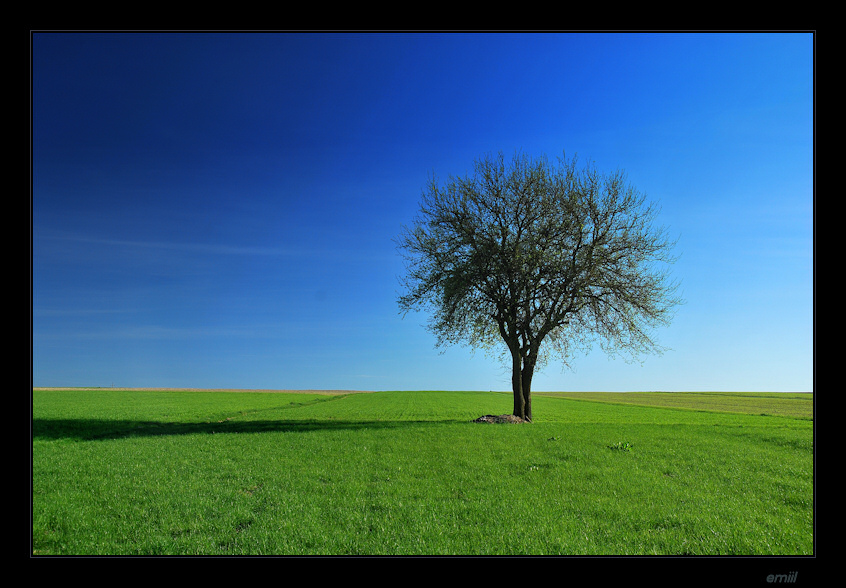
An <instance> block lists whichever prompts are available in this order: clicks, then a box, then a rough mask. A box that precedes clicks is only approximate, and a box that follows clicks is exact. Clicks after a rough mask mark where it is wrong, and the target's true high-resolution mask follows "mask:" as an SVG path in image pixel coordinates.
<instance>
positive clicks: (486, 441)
mask: <svg viewBox="0 0 846 588" xmlns="http://www.w3.org/2000/svg"><path fill="white" fill-rule="evenodd" d="M812 407H813V397H812V395H811V394H787V395H772V394H770V395H767V394H745V393H713V394H712V393H626V394H616V395H615V394H611V393H567V394H557V393H556V394H551V393H550V394H538V395H536V396H535V398H534V406H533V412H534V416H535V422H534V423H533V424H531V425H491V424H477V423H473V422H472V420H473V419H475V418H477V417H478V416H481V415H483V414H503V413H507V412H510V409H511V397H510V394H504V393H497V392H439V391H431V392H374V393H367V394H339V395H326V394H308V393H304V394H294V393H253V392H222V391H219V392H206V391H153V390H151V391H118V390H109V389H92V390H88V389H74V390H34V391H33V398H32V409H33V416H32V438H33V439H32V476H33V479H32V551H33V554H35V555H42V554H43V555H53V554H58V555H88V554H92V555H105V554H116V555H132V554H143V555H156V554H173V555H204V554H208V555H258V554H297V555H307V554H343V555H346V554H350V555H355V554H364V555H381V554H397V555H404V554H423V555H447V554H464V555H477V554H478V555H487V554H490V555H496V554H505V555H519V554H536V555H543V554H577V555H585V554H613V555H626V554H661V555H676V554H697V555H698V554H701V555H785V554H787V555H792V554H800V555H807V554H813V466H814V460H813V450H814V446H813V420H812V419H813V409H812Z"/></svg>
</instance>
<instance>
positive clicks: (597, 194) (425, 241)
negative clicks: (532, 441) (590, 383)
mask: <svg viewBox="0 0 846 588" xmlns="http://www.w3.org/2000/svg"><path fill="white" fill-rule="evenodd" d="M656 213H657V210H656V208H655V207H654V205H652V204H647V203H646V202H645V197H644V196H643V195H642V194H641V193H639V192H638V191H637V190H635V189H634V188H633V187H631V186H630V185H629V184H628V183H627V180H626V177H625V175H624V174H623V173H622V172H615V173H610V174H600V173H598V172H597V171H596V169H595V168H594V167H593V166H592V165H587V166H585V167H583V168H577V165H576V159H575V158H573V159H567V158H566V157H565V156H564V155H562V156H561V157H560V158H559V159H558V165H552V164H550V163H549V161H548V159H547V158H546V157H540V158H536V159H533V158H530V157H528V156H526V155H524V154H521V153H517V154H516V155H515V156H514V158H513V160H512V161H510V162H507V161H506V160H505V158H504V157H503V155H502V154H501V153H500V154H498V155H496V156H486V157H483V158H481V159H479V160H477V161H476V162H475V170H474V173H472V174H469V175H467V176H466V177H459V178H455V177H450V178H449V179H448V181H447V182H446V183H444V184H443V185H440V184H439V183H438V182H437V181H436V179H435V178H434V177H432V178H431V180H430V182H429V184H428V186H427V187H426V188H425V189H424V192H423V197H422V201H421V205H420V214H419V216H418V217H417V218H416V219H415V222H414V225H413V226H412V227H410V228H409V227H403V231H402V233H401V235H400V237H399V238H398V239H397V244H398V246H399V249H400V251H401V252H402V254H403V256H404V258H405V260H406V269H407V275H406V276H405V278H404V280H403V285H404V287H405V289H406V292H405V293H404V294H403V295H401V296H400V298H399V300H398V302H399V306H400V308H401V309H402V311H403V312H404V313H407V312H408V311H410V310H428V311H430V312H431V313H432V316H431V320H430V323H429V328H430V330H431V331H432V332H433V333H434V334H435V335H436V336H437V345H438V346H445V345H448V344H454V343H459V342H463V343H468V344H470V345H471V346H474V347H476V346H478V347H483V348H486V349H495V348H497V347H499V348H500V349H502V347H501V345H502V344H503V343H504V346H505V350H504V351H503V356H504V357H505V358H506V359H510V365H511V373H512V377H511V385H512V390H513V393H514V415H515V416H517V417H520V418H522V419H525V420H528V421H531V418H532V403H531V389H532V377H533V375H534V373H535V370H537V369H539V368H541V367H542V366H543V365H544V364H545V363H546V362H547V361H548V359H549V358H550V356H553V355H554V356H556V357H557V358H559V359H560V360H561V361H562V362H563V363H564V365H568V362H569V361H570V358H571V357H572V355H573V353H574V352H575V351H577V350H587V349H589V347H590V345H591V344H592V343H593V342H594V341H597V340H598V342H599V344H600V345H601V347H602V348H603V349H604V350H605V351H606V352H609V353H621V352H622V353H625V354H627V355H629V356H630V357H631V358H636V357H638V356H639V355H641V354H643V353H648V352H658V353H660V352H661V351H662V349H661V347H660V346H659V345H658V344H657V343H656V341H655V339H654V338H653V335H652V330H653V329H654V328H655V327H658V326H661V325H665V324H667V323H668V322H669V320H670V318H671V312H672V309H673V307H674V306H675V305H676V304H678V303H680V302H681V301H680V300H679V299H678V298H676V297H675V296H674V294H675V290H676V288H677V285H676V284H674V283H671V282H670V280H669V275H668V273H667V271H666V267H665V264H669V263H672V262H673V261H674V258H673V257H672V255H671V249H672V248H673V246H674V242H671V241H670V240H668V238H667V236H666V231H665V230H664V229H663V228H660V227H653V221H654V220H655V216H656ZM541 344H543V347H542V345H541Z"/></svg>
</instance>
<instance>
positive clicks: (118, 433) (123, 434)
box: [32, 419, 463, 441]
mask: <svg viewBox="0 0 846 588" xmlns="http://www.w3.org/2000/svg"><path fill="white" fill-rule="evenodd" d="M457 422H463V421H378V420H376V421H344V420H335V419H331V420H319V421H318V420H312V421H309V420H260V421H235V420H229V419H224V420H222V421H210V422H196V423H180V422H160V421H142V420H105V419H33V421H32V439H33V441H34V440H36V439H41V440H58V439H75V440H78V441H94V440H109V439H123V438H127V437H157V436H164V435H195V434H221V433H224V434H236V433H307V432H310V431H340V430H351V429H392V428H403V427H407V426H412V425H420V424H431V425H438V424H448V423H457Z"/></svg>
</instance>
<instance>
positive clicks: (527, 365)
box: [520, 355, 536, 421]
mask: <svg viewBox="0 0 846 588" xmlns="http://www.w3.org/2000/svg"><path fill="white" fill-rule="evenodd" d="M535 362H536V358H535V357H534V356H533V355H528V356H526V358H525V359H524V360H523V372H522V373H521V374H520V379H521V386H520V388H521V390H520V391H521V393H522V395H523V413H524V414H523V415H522V418H524V419H526V420H527V421H531V420H532V377H533V376H534V374H535Z"/></svg>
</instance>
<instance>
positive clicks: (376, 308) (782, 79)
mask: <svg viewBox="0 0 846 588" xmlns="http://www.w3.org/2000/svg"><path fill="white" fill-rule="evenodd" d="M813 41H814V39H813V36H812V35H810V34H802V33H779V34H763V33H751V34H739V33H727V34H715V33H701V34H692V33H680V34H667V33H658V34H647V33H633V34H618V33H599V34H572V33H556V34H540V33H528V34H515V33H504V34H493V33H469V34H456V33H445V34H434V33H403V34H388V33H358V34H355V33H345V34H340V33H302V34H294V33H269V34H267V33H243V34H234V33H215V34H211V33H193V34H191V33H154V34H146V33H118V34H105V33H34V34H33V35H32V370H33V374H32V383H33V385H35V386H111V385H114V386H131V387H196V388H271V389H360V390H420V389H452V390H508V389H509V388H510V384H509V381H510V375H509V373H508V371H507V369H506V368H505V367H504V366H503V365H502V364H501V363H500V362H499V361H498V359H497V358H495V357H488V356H486V355H485V354H484V353H483V352H482V351H478V352H475V353H474V351H473V350H472V349H471V348H468V347H461V346H458V347H450V348H447V349H446V350H439V349H435V348H434V343H435V340H434V337H433V335H432V334H431V333H429V332H428V331H427V330H426V329H425V328H424V326H423V325H425V323H426V321H427V318H428V317H427V316H426V315H425V314H409V315H407V316H405V317H402V316H401V315H400V314H399V309H398V306H397V303H396V299H397V296H398V294H399V290H400V285H399V278H400V276H401V275H402V274H403V263H402V259H401V257H400V256H399V255H398V253H397V251H396V248H395V244H394V241H393V239H394V238H395V237H396V236H397V235H398V234H399V232H400V229H401V226H402V225H403V224H409V223H411V222H412V220H413V217H414V215H415V213H416V212H417V208H418V203H419V198H420V195H421V193H422V190H423V187H424V184H425V183H426V180H427V178H428V177H429V176H430V174H432V173H434V174H435V175H436V176H438V177H440V178H445V177H447V176H448V175H463V174H465V173H467V172H469V171H470V170H471V167H472V163H473V161H474V160H475V159H476V158H478V157H480V156H481V155H484V154H486V153H493V152H498V151H503V152H504V153H505V154H506V155H510V154H512V153H513V152H515V151H516V150H522V151H524V152H526V153H528V154H531V155H540V154H546V155H548V156H549V157H551V158H555V157H556V156H558V155H559V154H561V153H565V152H566V154H567V155H568V156H570V155H578V157H579V158H580V160H582V161H585V160H590V161H592V162H594V163H595V165H596V167H597V168H598V169H600V170H605V171H613V170H616V169H623V170H625V171H626V173H627V174H628V179H629V180H630V181H631V183H632V184H633V185H635V186H636V187H637V188H638V189H639V190H641V191H642V192H645V193H646V195H647V197H648V198H649V199H650V200H655V201H657V202H659V203H660V205H661V210H662V212H661V215H660V217H659V218H660V221H661V222H662V223H663V224H665V225H667V226H668V228H669V231H670V234H671V235H674V236H677V237H678V238H679V241H678V245H677V253H679V254H681V258H680V260H679V261H678V262H677V263H676V264H675V265H674V266H673V268H672V271H673V275H674V277H676V278H677V279H678V280H679V281H680V282H681V290H680V293H681V295H682V296H683V297H684V298H685V300H686V301H687V303H686V304H685V305H684V306H682V307H680V308H679V310H678V312H677V313H676V316H675V319H674V321H673V323H672V325H671V326H670V327H668V328H666V329H662V330H661V331H660V332H659V333H657V334H658V339H659V341H660V342H661V343H662V344H663V345H665V346H667V347H669V348H670V350H668V351H667V352H666V353H664V354H663V355H660V356H649V357H645V358H643V362H642V363H633V364H629V363H626V362H625V361H623V360H620V359H617V360H614V359H609V358H607V357H606V356H605V355H604V354H603V353H602V352H601V350H599V349H598V347H597V348H596V350H595V351H592V352H591V353H589V354H588V355H585V356H579V357H576V358H575V360H574V362H573V368H574V369H573V370H570V371H563V370H562V368H561V367H560V366H559V365H556V364H553V363H551V364H549V365H548V366H547V367H546V368H545V369H544V371H543V372H542V373H539V374H537V375H536V376H535V381H534V386H533V388H534V389H535V390H538V391H541V390H547V391H551V390H608V391H629V390H691V391H693V390H760V391H810V390H812V389H813V381H814V372H813V365H814V364H813V359H814V332H813V304H814V296H813V294H814V290H813V278H814V274H813V242H814V241H813V239H814V234H813V228H814V227H813V212H814V192H813V188H814V183H813V181H814V174H813V172H814V170H813V148H814V123H813V120H814V119H813V115H814V110H813V108H814V94H813V92H814V79H813V59H814V56H813Z"/></svg>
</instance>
